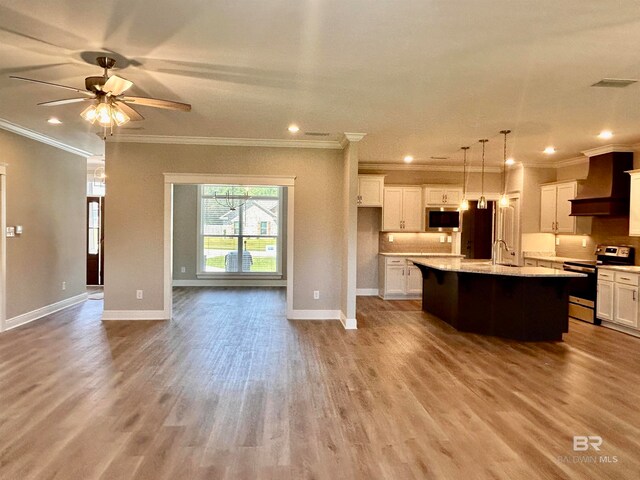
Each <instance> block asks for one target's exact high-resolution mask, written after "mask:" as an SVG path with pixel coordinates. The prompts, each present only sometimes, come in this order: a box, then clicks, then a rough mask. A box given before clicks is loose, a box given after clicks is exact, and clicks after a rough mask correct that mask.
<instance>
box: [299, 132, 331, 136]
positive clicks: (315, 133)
mask: <svg viewBox="0 0 640 480" xmlns="http://www.w3.org/2000/svg"><path fill="white" fill-rule="evenodd" d="M304 134H305V135H309V136H310V137H328V136H329V135H330V133H326V132H304Z"/></svg>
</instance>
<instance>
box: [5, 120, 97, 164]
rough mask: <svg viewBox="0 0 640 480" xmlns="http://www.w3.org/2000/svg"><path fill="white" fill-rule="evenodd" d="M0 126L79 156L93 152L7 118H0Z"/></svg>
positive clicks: (87, 155)
mask: <svg viewBox="0 0 640 480" xmlns="http://www.w3.org/2000/svg"><path fill="white" fill-rule="evenodd" d="M0 128H1V129H3V130H7V131H8V132H12V133H15V134H17V135H20V136H23V137H27V138H30V139H31V140H35V141H36V142H40V143H45V144H47V145H50V146H52V147H56V148H59V149H60V150H64V151H65V152H69V153H73V154H74V155H80V156H81V157H85V158H88V157H92V156H93V153H91V152H87V151H86V150H82V149H81V148H76V147H73V146H71V145H68V144H66V143H63V142H61V141H60V140H56V139H55V138H51V137H48V136H46V135H43V134H42V133H39V132H36V131H35V130H31V129H29V128H26V127H21V126H20V125H16V124H15V123H13V122H10V121H9V120H5V119H4V118H0Z"/></svg>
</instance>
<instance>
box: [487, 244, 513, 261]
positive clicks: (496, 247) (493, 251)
mask: <svg viewBox="0 0 640 480" xmlns="http://www.w3.org/2000/svg"><path fill="white" fill-rule="evenodd" d="M500 244H502V245H504V249H505V250H506V251H507V252H510V251H511V250H509V245H507V242H505V241H504V240H502V239H501V238H500V239H498V240H496V241H495V242H493V248H492V249H491V265H497V264H498V253H499V252H500Z"/></svg>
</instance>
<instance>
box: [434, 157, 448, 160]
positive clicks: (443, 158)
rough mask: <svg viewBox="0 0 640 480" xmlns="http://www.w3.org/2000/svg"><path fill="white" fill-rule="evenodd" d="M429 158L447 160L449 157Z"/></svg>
mask: <svg viewBox="0 0 640 480" xmlns="http://www.w3.org/2000/svg"><path fill="white" fill-rule="evenodd" d="M430 158H431V160H449V157H430Z"/></svg>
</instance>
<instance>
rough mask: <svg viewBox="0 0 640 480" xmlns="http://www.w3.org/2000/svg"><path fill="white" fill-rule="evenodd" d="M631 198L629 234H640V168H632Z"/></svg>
mask: <svg viewBox="0 0 640 480" xmlns="http://www.w3.org/2000/svg"><path fill="white" fill-rule="evenodd" d="M629 174H630V175H631V199H630V200H629V235H633V236H640V170H632V171H631V172H629Z"/></svg>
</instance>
